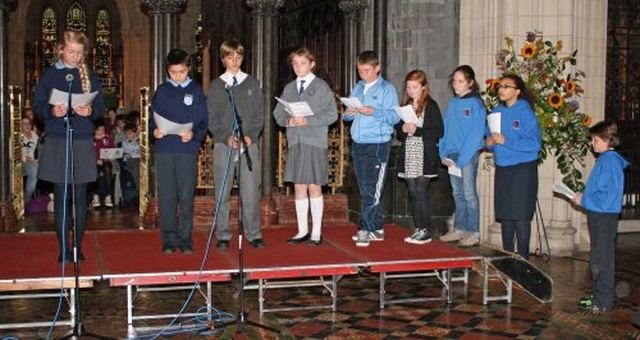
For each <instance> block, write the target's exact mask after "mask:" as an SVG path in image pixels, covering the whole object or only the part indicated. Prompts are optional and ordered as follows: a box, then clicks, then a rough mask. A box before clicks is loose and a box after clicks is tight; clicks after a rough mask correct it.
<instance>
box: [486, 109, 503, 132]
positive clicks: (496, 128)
mask: <svg viewBox="0 0 640 340" xmlns="http://www.w3.org/2000/svg"><path fill="white" fill-rule="evenodd" d="M501 120H502V112H493V113H491V114H490V115H488V116H487V125H489V131H491V133H502V132H501V131H502V130H501V129H500V123H501Z"/></svg>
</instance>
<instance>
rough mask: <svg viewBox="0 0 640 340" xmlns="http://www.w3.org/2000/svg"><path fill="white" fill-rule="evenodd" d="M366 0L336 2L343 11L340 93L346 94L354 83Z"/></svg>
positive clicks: (367, 2)
mask: <svg viewBox="0 0 640 340" xmlns="http://www.w3.org/2000/svg"><path fill="white" fill-rule="evenodd" d="M368 4H369V1H368V0H341V1H340V2H339V3H338V7H339V8H340V10H342V11H343V12H344V18H345V22H344V32H343V33H344V37H343V43H344V48H343V53H344V55H343V57H342V69H343V70H345V72H344V76H343V78H342V80H341V84H340V85H341V86H340V88H341V89H342V93H341V95H348V94H349V92H350V91H351V89H353V87H354V86H355V85H356V66H355V61H356V57H357V55H358V53H360V52H362V46H363V22H364V11H365V10H366V9H367V8H368Z"/></svg>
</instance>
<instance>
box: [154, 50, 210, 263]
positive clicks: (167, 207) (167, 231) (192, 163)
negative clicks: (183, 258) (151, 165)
mask: <svg viewBox="0 0 640 340" xmlns="http://www.w3.org/2000/svg"><path fill="white" fill-rule="evenodd" d="M190 68H191V58H190V57H189V54H188V53H187V52H185V51H183V50H180V49H172V50H171V51H169V54H168V55H167V58H166V61H165V69H166V72H167V75H168V76H169V80H168V81H166V82H164V83H162V84H160V86H158V88H157V89H156V92H155V94H154V95H153V99H152V101H151V110H152V111H153V112H154V113H156V114H158V115H159V116H161V117H163V118H165V119H166V120H168V121H171V122H173V123H176V124H191V130H184V131H181V132H179V133H177V134H166V132H165V131H163V130H162V129H161V128H159V127H158V126H157V125H156V123H155V120H154V119H151V120H150V130H151V131H153V138H154V139H155V143H156V144H155V145H156V149H155V150H156V182H157V186H158V211H159V212H160V231H161V236H162V251H163V253H164V254H167V255H169V254H173V253H174V252H175V251H176V248H178V249H180V251H181V252H182V253H183V254H185V255H189V254H193V238H192V236H191V231H192V230H193V198H194V195H195V189H196V177H197V172H198V165H197V157H198V152H199V151H200V145H201V143H202V141H203V140H204V138H205V137H206V135H207V126H208V123H209V115H208V113H207V103H206V100H205V97H204V92H203V91H202V87H200V85H199V84H197V83H196V82H194V81H192V80H191V78H190V77H189V70H190Z"/></svg>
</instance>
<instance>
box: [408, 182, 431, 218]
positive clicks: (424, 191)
mask: <svg viewBox="0 0 640 340" xmlns="http://www.w3.org/2000/svg"><path fill="white" fill-rule="evenodd" d="M406 181H407V189H408V190H409V198H410V199H411V211H412V212H413V221H414V223H415V225H416V229H427V230H429V228H430V226H431V204H430V203H429V183H430V182H431V179H430V178H429V177H417V178H406Z"/></svg>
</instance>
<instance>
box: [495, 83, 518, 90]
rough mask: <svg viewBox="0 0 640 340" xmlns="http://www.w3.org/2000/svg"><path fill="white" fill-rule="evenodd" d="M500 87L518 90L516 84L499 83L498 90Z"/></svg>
mask: <svg viewBox="0 0 640 340" xmlns="http://www.w3.org/2000/svg"><path fill="white" fill-rule="evenodd" d="M499 89H514V90H517V89H518V88H517V87H516V86H514V85H509V84H507V85H499V84H498V85H496V90H499Z"/></svg>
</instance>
